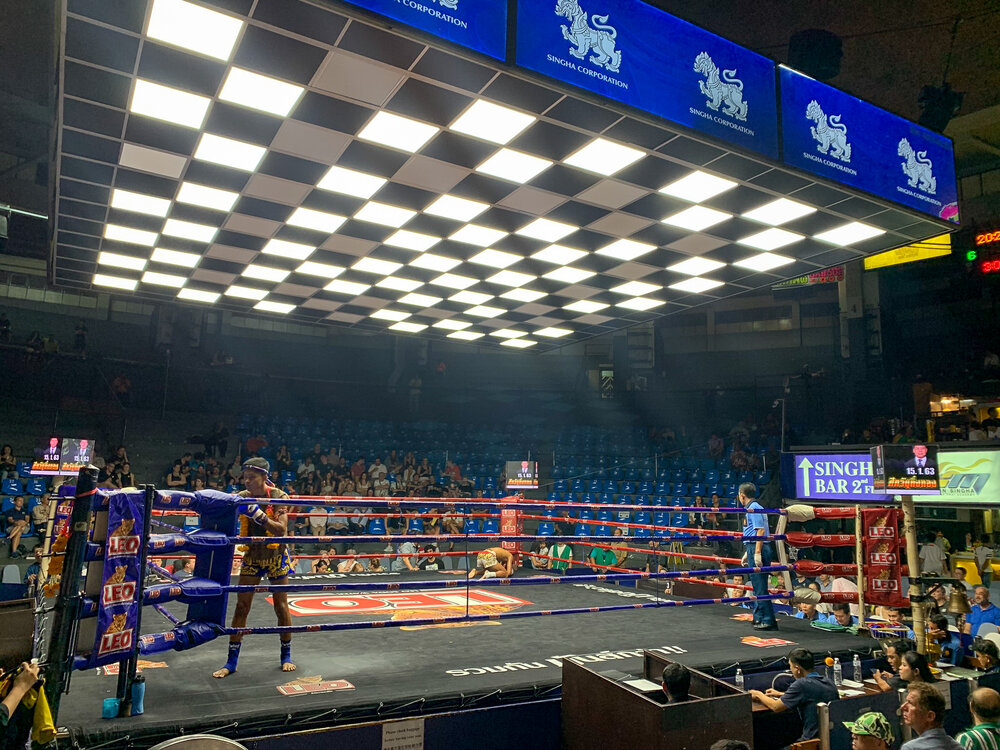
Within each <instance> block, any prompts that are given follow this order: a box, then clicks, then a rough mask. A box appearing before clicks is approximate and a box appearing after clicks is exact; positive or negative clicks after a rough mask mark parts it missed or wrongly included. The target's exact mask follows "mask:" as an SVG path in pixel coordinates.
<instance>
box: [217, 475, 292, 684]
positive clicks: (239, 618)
mask: <svg viewBox="0 0 1000 750" xmlns="http://www.w3.org/2000/svg"><path fill="white" fill-rule="evenodd" d="M270 473H271V465H270V464H269V463H268V462H267V459H264V458H259V457H254V458H248V459H247V460H246V461H244V462H243V478H242V480H243V486H244V487H246V489H245V490H242V491H240V492H239V493H237V494H238V495H239V496H240V497H248V498H261V499H266V500H287V499H288V495H286V494H285V493H284V492H282V491H281V490H280V489H278V488H277V487H275V486H274V485H273V484H271V482H270V480H269V477H270ZM240 513H241V514H242V515H243V516H245V517H246V519H247V520H246V522H245V523H244V524H241V526H245V527H246V529H245V531H244V532H242V535H243V536H252V537H267V536H287V535H288V506H287V505H272V504H270V503H268V504H267V505H265V506H264V507H263V508H262V507H261V506H259V505H257V504H256V503H254V504H252V505H246V506H242V507H241V509H240ZM248 547H249V548H248V549H247V552H246V555H245V556H244V557H243V562H242V564H241V566H240V579H239V585H241V586H256V585H257V584H259V583H260V580H261V578H263V577H264V576H265V575H266V576H267V579H268V581H269V582H270V583H271V585H273V586H285V585H287V584H288V576H289V575H290V574H291V573H292V570H293V567H292V561H291V558H290V557H289V554H288V547H287V545H285V543H284V542H281V543H270V544H269V543H268V542H266V541H264V542H254V543H253V544H250V545H249V546H248ZM271 596H272V598H273V601H274V613H275V615H277V617H278V624H279V625H291V624H292V615H291V613H290V612H289V610H288V592H286V591H273V592H272V593H271ZM252 604H253V592H252V591H246V592H244V591H241V592H240V593H239V594H237V596H236V611H235V612H234V613H233V624H232V627H234V628H243V627H246V624H247V616H248V615H249V614H250V607H251V605H252ZM242 645H243V635H242V634H233V635H231V636H229V660H228V661H227V662H226V664H225V666H223V667H222V669H219V670H216V671H215V672H213V673H212V676H213V677H217V678H219V679H221V678H223V677H228V676H229V675H231V674H232V673H233V672H235V671H236V665H237V662H238V661H239V658H240V647H241V646H242ZM294 670H295V664H293V663H292V636H291V633H282V634H281V671H282V672H292V671H294Z"/></svg>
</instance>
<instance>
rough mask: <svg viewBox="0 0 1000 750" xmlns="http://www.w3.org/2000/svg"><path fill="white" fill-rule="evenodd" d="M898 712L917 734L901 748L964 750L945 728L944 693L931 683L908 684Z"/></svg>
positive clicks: (904, 749)
mask: <svg viewBox="0 0 1000 750" xmlns="http://www.w3.org/2000/svg"><path fill="white" fill-rule="evenodd" d="M911 653H912V652H911ZM901 713H902V715H903V721H904V722H905V723H906V724H907V725H908V726H909V727H910V728H911V729H912V730H913V731H914V732H916V733H917V734H918V735H919V736H918V737H915V738H914V739H912V740H910V741H909V742H906V743H904V744H903V747H902V748H901V749H900V750H963V748H962V746H961V745H960V744H959V743H957V742H956V741H955V740H953V739H952V738H951V737H949V736H948V735H947V733H946V732H945V731H944V726H943V725H944V717H945V714H946V709H945V700H944V696H943V695H941V693H939V692H938V691H937V690H935V689H934V688H933V687H932V686H931V685H928V684H926V683H918V684H916V685H910V686H909V687H907V689H906V700H905V701H904V702H903V706H902V709H901Z"/></svg>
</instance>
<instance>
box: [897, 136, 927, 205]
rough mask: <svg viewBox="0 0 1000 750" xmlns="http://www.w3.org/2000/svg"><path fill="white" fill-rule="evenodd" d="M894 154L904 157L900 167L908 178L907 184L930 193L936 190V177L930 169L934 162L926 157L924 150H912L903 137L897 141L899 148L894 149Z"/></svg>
mask: <svg viewBox="0 0 1000 750" xmlns="http://www.w3.org/2000/svg"><path fill="white" fill-rule="evenodd" d="M896 155H897V156H902V157H903V158H904V159H906V161H904V162H903V164H902V167H903V172H905V173H906V176H907V177H909V178H910V179H909V181H908V182H907V183H906V184H907V185H909V186H910V187H915V188H918V189H920V190H923V191H924V192H925V193H931V194H932V195H933V194H934V193H936V192H937V178H936V177H935V176H934V174H933V172H932V171H931V170H933V169H934V163H933V162H932V161H931V160H930V159H928V158H927V152H926V151H914V150H913V146H911V145H910V142H909V141H908V140H906V139H905V138H903V139H902V140H901V141H900V142H899V148H898V149H896Z"/></svg>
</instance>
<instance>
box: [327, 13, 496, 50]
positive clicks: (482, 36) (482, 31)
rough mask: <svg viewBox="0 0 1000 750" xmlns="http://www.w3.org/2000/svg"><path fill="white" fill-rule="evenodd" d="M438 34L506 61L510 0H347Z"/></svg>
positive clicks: (450, 40)
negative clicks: (508, 3) (508, 1)
mask: <svg viewBox="0 0 1000 750" xmlns="http://www.w3.org/2000/svg"><path fill="white" fill-rule="evenodd" d="M346 2H349V3H351V4H352V5H359V6H361V7H362V8H367V9H368V10H370V11H373V12H375V13H379V14H381V15H383V16H387V17H389V18H392V19H395V20H396V21H402V22H403V23H405V24H409V25H410V26H413V27H415V28H418V29H421V30H423V31H426V32H428V33H430V34H434V36H439V37H441V38H442V39H447V40H448V41H449V42H454V43H455V44H460V45H462V46H463V47H468V48H469V49H473V50H475V51H476V52H482V53H483V54H484V55H489V56H490V57H495V58H497V59H498V60H503V59H504V57H505V55H506V54H507V0H346Z"/></svg>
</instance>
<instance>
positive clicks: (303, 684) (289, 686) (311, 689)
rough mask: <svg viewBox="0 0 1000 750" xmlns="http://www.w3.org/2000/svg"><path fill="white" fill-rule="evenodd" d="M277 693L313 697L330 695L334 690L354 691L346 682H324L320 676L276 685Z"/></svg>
mask: <svg viewBox="0 0 1000 750" xmlns="http://www.w3.org/2000/svg"><path fill="white" fill-rule="evenodd" d="M275 687H277V689H278V692H279V693H281V694H282V695H285V696H293V695H315V694H316V693H332V692H334V691H335V690H354V685H352V684H351V683H350V682H348V681H347V680H324V679H323V676H322V675H318V674H315V675H310V676H309V677H299V678H298V679H297V680H292V681H291V682H286V683H285V684H284V685H276V686H275Z"/></svg>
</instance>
